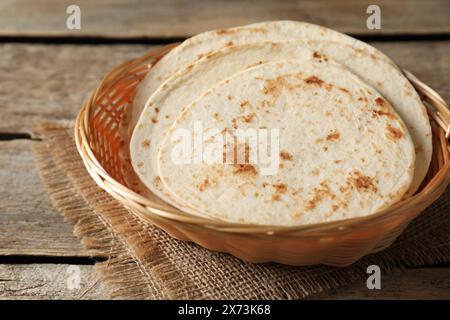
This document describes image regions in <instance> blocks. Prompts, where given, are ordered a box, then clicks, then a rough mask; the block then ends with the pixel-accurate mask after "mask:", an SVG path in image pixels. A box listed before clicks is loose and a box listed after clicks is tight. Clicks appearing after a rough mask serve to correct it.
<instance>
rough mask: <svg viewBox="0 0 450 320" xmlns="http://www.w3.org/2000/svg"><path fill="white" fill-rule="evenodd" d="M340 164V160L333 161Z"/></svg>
mask: <svg viewBox="0 0 450 320" xmlns="http://www.w3.org/2000/svg"><path fill="white" fill-rule="evenodd" d="M341 162H342V160H334V163H336V164H338V163H341Z"/></svg>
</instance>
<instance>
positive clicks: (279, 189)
mask: <svg viewBox="0 0 450 320" xmlns="http://www.w3.org/2000/svg"><path fill="white" fill-rule="evenodd" d="M272 187H274V188H275V190H276V191H277V192H279V193H285V192H286V191H287V185H286V184H285V183H279V184H273V185H272Z"/></svg>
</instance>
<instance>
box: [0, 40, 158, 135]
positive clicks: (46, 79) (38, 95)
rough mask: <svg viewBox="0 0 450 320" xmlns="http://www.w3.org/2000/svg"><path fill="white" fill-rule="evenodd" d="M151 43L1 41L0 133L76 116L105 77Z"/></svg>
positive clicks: (25, 129) (146, 48) (144, 50)
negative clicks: (46, 43) (113, 44)
mask: <svg viewBox="0 0 450 320" xmlns="http://www.w3.org/2000/svg"><path fill="white" fill-rule="evenodd" d="M150 48H151V47H150V46H141V45H140V46H126V45H120V46H107V45H106V46H87V45H81V46H77V45H75V46H74V45H64V46H61V45H48V46H47V45H27V44H20V45H17V44H2V45H0V55H2V57H4V59H0V82H1V86H0V114H1V116H2V119H3V121H2V122H1V124H0V132H29V131H31V128H32V127H33V126H34V122H35V119H36V118H39V117H45V118H53V119H68V118H74V117H75V116H76V114H77V113H78V111H79V109H80V108H81V106H82V105H83V103H84V102H85V101H86V100H87V99H88V97H89V95H90V93H91V91H93V90H94V89H95V87H96V85H97V84H98V83H99V81H100V80H101V79H102V77H103V76H104V75H105V74H106V73H107V72H108V71H109V70H111V69H112V68H113V67H114V66H116V65H118V64H120V63H122V62H124V61H126V60H129V59H132V58H134V57H137V56H139V55H142V54H144V53H145V52H146V51H148V50H149V49H150Z"/></svg>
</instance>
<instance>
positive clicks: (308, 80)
mask: <svg viewBox="0 0 450 320" xmlns="http://www.w3.org/2000/svg"><path fill="white" fill-rule="evenodd" d="M305 82H306V83H307V84H316V85H318V86H319V87H320V86H321V85H323V84H324V82H323V80H321V79H319V78H317V77H316V76H311V77H308V78H306V79H305Z"/></svg>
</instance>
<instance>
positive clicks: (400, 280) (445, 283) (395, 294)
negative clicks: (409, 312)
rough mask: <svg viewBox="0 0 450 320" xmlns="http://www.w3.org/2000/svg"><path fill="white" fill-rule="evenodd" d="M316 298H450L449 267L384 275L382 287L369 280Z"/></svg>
mask: <svg viewBox="0 0 450 320" xmlns="http://www.w3.org/2000/svg"><path fill="white" fill-rule="evenodd" d="M314 298H315V299H332V300H338V299H450V268H430V269H411V270H407V271H405V272H403V273H395V274H393V275H389V276H386V277H383V276H382V277H381V289H380V290H369V289H367V286H366V283H365V282H364V283H355V284H353V285H350V286H347V287H343V288H339V289H336V290H330V291H327V292H324V293H322V294H320V295H319V296H317V297H314Z"/></svg>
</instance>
